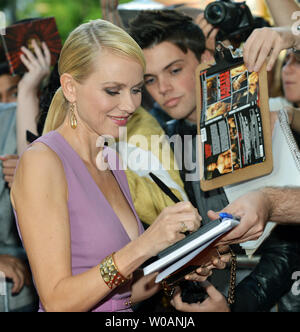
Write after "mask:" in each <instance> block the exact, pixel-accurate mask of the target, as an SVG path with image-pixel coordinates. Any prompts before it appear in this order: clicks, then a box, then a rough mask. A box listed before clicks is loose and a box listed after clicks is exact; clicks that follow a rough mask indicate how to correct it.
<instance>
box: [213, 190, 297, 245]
mask: <svg viewBox="0 0 300 332" xmlns="http://www.w3.org/2000/svg"><path fill="white" fill-rule="evenodd" d="M223 211H224V212H227V213H231V214H233V215H236V216H239V217H240V218H241V222H240V224H239V225H238V226H237V227H235V228H234V229H233V230H232V231H230V232H229V233H228V234H227V235H226V236H224V237H223V238H222V240H221V242H220V245H223V244H231V243H241V242H246V241H251V240H256V239H258V238H259V237H260V236H261V235H262V233H263V231H264V228H265V226H266V223H267V222H268V221H274V222H277V223H280V224H300V187H298V188H297V187H295V188H290V187H281V188H279V187H266V188H263V189H261V190H258V191H252V192H249V193H247V194H245V195H243V196H241V197H239V198H238V199H236V200H235V201H234V202H232V203H231V204H229V205H228V206H227V207H226V208H225V209H224V210H223ZM208 215H209V217H210V218H211V219H212V220H213V219H216V218H218V214H217V213H216V212H213V211H209V213H208Z"/></svg>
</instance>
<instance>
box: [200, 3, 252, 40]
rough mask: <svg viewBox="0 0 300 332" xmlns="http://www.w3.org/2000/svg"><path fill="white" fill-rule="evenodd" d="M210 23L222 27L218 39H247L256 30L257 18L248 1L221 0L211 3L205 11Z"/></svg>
mask: <svg viewBox="0 0 300 332" xmlns="http://www.w3.org/2000/svg"><path fill="white" fill-rule="evenodd" d="M204 16H205V19H206V20H207V21H208V23H210V24H212V25H213V26H215V27H217V28H219V29H220V31H219V33H218V35H217V37H216V40H217V41H223V40H225V39H230V40H235V41H237V42H243V41H245V40H246V39H247V38H248V37H249V36H250V34H251V32H252V31H253V30H254V27H255V25H256V24H255V19H254V18H253V16H252V13H251V11H250V9H249V7H248V6H247V5H246V2H245V1H244V2H241V3H237V2H233V1H231V0H223V1H222V0H219V1H214V2H212V3H210V4H209V5H208V6H207V7H206V8H205V11H204Z"/></svg>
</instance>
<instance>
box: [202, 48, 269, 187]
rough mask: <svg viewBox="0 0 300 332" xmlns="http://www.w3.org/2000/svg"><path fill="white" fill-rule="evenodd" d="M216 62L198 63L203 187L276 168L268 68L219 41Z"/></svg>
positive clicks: (236, 180)
mask: <svg viewBox="0 0 300 332" xmlns="http://www.w3.org/2000/svg"><path fill="white" fill-rule="evenodd" d="M216 61H217V62H216V64H215V65H214V66H211V67H209V66H207V65H199V66H198V68H197V73H196V81H197V124H198V134H199V137H200V142H199V156H200V157H199V162H200V186H201V189H202V190H203V191H209V190H212V189H216V188H220V187H224V186H226V185H230V184H233V183H238V182H241V181H246V180H249V179H253V178H256V177H259V176H262V175H266V174H269V173H270V172H271V171H272V168H273V160H272V140H271V128H270V115H269V104H268V99H269V98H268V89H267V72H266V69H265V66H264V68H263V69H262V70H261V71H260V72H259V73H256V72H249V71H248V70H247V68H246V67H245V65H244V62H243V58H242V57H241V56H239V55H234V53H233V52H232V51H231V50H230V49H227V48H225V47H224V46H223V45H222V44H219V45H218V48H217V51H216Z"/></svg>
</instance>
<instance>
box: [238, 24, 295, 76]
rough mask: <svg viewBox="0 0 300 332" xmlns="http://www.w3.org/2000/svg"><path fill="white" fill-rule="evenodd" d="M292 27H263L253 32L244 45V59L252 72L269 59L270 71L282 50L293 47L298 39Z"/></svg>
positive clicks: (268, 67)
mask: <svg viewBox="0 0 300 332" xmlns="http://www.w3.org/2000/svg"><path fill="white" fill-rule="evenodd" d="M296 38H297V37H296V36H294V35H293V33H292V31H291V28H261V29H256V30H254V31H253V32H252V34H251V35H250V37H249V38H248V39H247V41H246V43H245V45H244V51H243V54H244V61H245V64H246V66H247V68H248V70H249V71H250V72H252V71H255V72H258V71H259V70H260V68H261V67H262V65H263V64H264V62H265V61H266V60H267V61H268V63H267V70H268V71H270V70H271V69H272V68H273V66H274V64H275V62H276V60H277V58H278V55H279V54H280V52H281V51H282V50H284V49H288V48H291V47H293V46H294V45H295V44H296V42H297V40H296Z"/></svg>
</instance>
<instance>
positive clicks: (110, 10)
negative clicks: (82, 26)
mask: <svg viewBox="0 0 300 332" xmlns="http://www.w3.org/2000/svg"><path fill="white" fill-rule="evenodd" d="M118 5H119V0H101V9H102V18H103V19H104V20H106V21H109V22H111V23H113V24H115V25H117V26H118V27H120V28H123V29H124V25H123V22H122V19H121V17H120V15H119V13H118Z"/></svg>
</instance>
